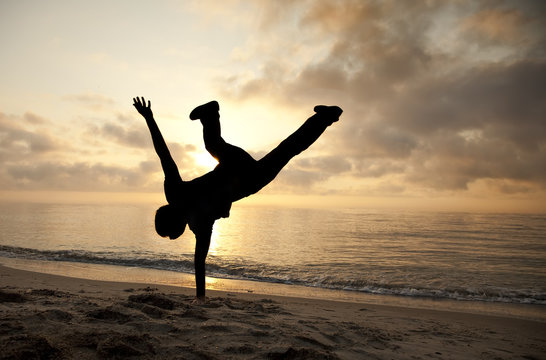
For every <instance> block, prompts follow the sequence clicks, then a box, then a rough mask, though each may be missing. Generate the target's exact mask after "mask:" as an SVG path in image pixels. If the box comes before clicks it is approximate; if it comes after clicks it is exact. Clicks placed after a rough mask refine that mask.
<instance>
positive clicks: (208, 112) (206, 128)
mask: <svg viewBox="0 0 546 360" xmlns="http://www.w3.org/2000/svg"><path fill="white" fill-rule="evenodd" d="M219 110H220V107H219V105H218V103H217V102H216V101H211V102H209V103H206V104H203V105H200V106H198V107H196V108H195V109H194V110H193V111H192V112H191V114H190V119H193V120H196V119H200V120H201V124H202V125H203V141H204V143H205V148H206V149H207V151H208V152H209V154H211V155H212V157H214V158H215V159H216V160H218V162H219V163H221V164H222V163H223V164H227V163H229V164H232V165H235V164H237V163H239V164H244V163H246V162H249V161H252V162H254V161H255V160H254V159H253V158H252V157H251V156H250V155H249V154H248V153H247V152H246V151H244V150H243V149H241V148H239V147H237V146H233V145H231V144H228V143H227V142H226V141H225V140H224V139H223V138H222V130H221V126H220V113H219Z"/></svg>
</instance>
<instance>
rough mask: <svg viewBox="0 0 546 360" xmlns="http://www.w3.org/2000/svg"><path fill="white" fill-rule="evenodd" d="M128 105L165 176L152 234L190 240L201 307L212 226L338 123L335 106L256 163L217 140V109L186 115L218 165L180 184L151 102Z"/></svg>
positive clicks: (318, 111) (318, 110) (212, 105)
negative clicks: (146, 133) (140, 120)
mask: <svg viewBox="0 0 546 360" xmlns="http://www.w3.org/2000/svg"><path fill="white" fill-rule="evenodd" d="M133 101H134V103H133V105H134V107H135V108H136V109H137V111H138V112H139V113H140V114H141V115H142V116H143V117H144V119H145V120H146V124H147V125H148V129H149V130H150V134H151V136H152V142H153V145H154V148H155V151H156V153H157V155H158V156H159V159H160V160H161V166H162V168H163V172H164V174H165V181H164V190H165V197H166V199H167V203H168V204H167V205H164V206H162V207H160V208H159V209H158V210H157V211H156V215H155V229H156V231H157V233H158V234H159V235H160V236H162V237H169V238H170V239H176V238H178V237H179V236H180V235H182V234H183V233H184V231H185V229H186V225H188V226H189V228H190V230H191V231H192V232H193V233H194V234H195V239H196V243H195V255H194V266H195V285H196V300H197V301H198V302H204V301H205V259H206V257H207V254H208V251H209V246H210V238H211V234H212V227H213V224H214V222H215V221H216V220H217V219H219V218H227V217H229V210H230V209H231V204H232V203H233V202H235V201H237V200H240V199H242V198H244V197H247V196H249V195H252V194H254V193H256V192H258V191H259V190H260V189H262V188H263V187H264V186H266V185H267V184H269V183H270V182H271V181H272V180H273V179H274V178H275V177H276V176H277V174H278V173H279V172H280V171H281V170H282V168H283V167H284V166H285V165H286V164H287V163H288V162H289V161H290V159H292V158H293V157H294V156H296V155H298V154H299V153H301V152H302V151H304V150H305V149H307V148H308V147H309V146H310V145H311V144H312V143H314V142H315V141H316V140H317V139H318V138H319V136H320V135H321V134H322V133H323V132H324V130H326V128H327V127H328V126H330V125H331V124H332V123H334V122H336V121H338V119H339V116H340V115H341V113H342V112H343V111H342V110H341V108H339V107H337V106H324V105H317V106H315V108H314V111H315V114H314V115H313V116H311V117H310V118H309V119H307V120H306V121H305V122H304V123H303V125H302V126H301V127H300V128H299V129H298V130H296V131H295V132H294V133H293V134H292V135H290V136H289V137H288V138H286V139H285V140H284V141H282V142H281V143H280V144H279V145H278V146H277V147H276V148H275V149H273V150H272V151H271V152H269V153H268V154H267V155H265V156H264V157H263V158H262V159H260V160H255V159H254V158H252V156H250V155H249V154H248V153H247V152H246V151H244V150H243V149H241V148H239V147H237V146H234V145H231V144H228V143H227V142H226V141H225V140H224V139H223V138H222V135H221V129H220V114H219V110H220V107H219V105H218V103H217V102H216V101H211V102H209V103H206V104H203V105H200V106H198V107H196V108H195V109H194V110H193V111H192V112H191V113H190V119H192V120H200V121H201V124H202V125H203V139H204V142H205V148H206V149H207V151H208V152H209V153H210V154H211V155H212V156H213V157H214V158H215V159H216V160H218V165H217V166H216V167H215V168H214V170H212V171H210V172H208V173H207V174H205V175H203V176H200V177H198V178H195V179H193V180H190V181H184V180H182V178H181V177H180V173H179V172H178V167H177V166H176V163H175V162H174V160H173V158H172V156H171V154H170V152H169V149H168V147H167V144H166V143H165V140H164V139H163V136H162V135H161V132H160V130H159V127H158V126H157V124H156V122H155V119H154V116H153V113H152V108H151V102H150V101H148V103H147V104H146V100H145V99H144V98H143V97H141V98H138V97H136V98H133Z"/></svg>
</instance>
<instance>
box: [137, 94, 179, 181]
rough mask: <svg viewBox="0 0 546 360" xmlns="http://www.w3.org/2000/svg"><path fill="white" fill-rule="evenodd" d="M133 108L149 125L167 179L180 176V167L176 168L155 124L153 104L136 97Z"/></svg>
mask: <svg viewBox="0 0 546 360" xmlns="http://www.w3.org/2000/svg"><path fill="white" fill-rule="evenodd" d="M133 106H134V107H135V108H136V109H137V111H138V112H139V113H140V115H142V116H143V117H144V119H146V124H147V125H148V129H149V130H150V134H151V135H152V142H153V144H154V149H155V152H156V153H157V155H158V156H159V159H160V160H161V167H162V168H163V172H164V173H165V177H167V176H170V175H175V176H180V175H179V173H178V167H177V166H176V163H175V162H174V160H173V158H172V156H171V153H170V152H169V148H168V147H167V144H166V143H165V140H164V139H163V135H161V131H159V127H158V126H157V124H156V122H155V119H154V114H153V113H152V104H151V102H150V101H149V100H148V105H146V100H144V98H143V97H142V98H141V99H139V98H138V97H136V98H133Z"/></svg>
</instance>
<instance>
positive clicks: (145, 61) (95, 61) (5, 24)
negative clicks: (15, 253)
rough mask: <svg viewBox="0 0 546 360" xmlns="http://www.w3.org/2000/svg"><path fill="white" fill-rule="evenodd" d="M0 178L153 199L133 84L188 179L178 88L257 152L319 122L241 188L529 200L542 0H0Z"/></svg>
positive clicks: (376, 202) (488, 205)
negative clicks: (324, 118) (286, 157)
mask: <svg viewBox="0 0 546 360" xmlns="http://www.w3.org/2000/svg"><path fill="white" fill-rule="evenodd" d="M0 44H1V48H2V56H1V58H0V59H1V60H0V61H1V65H2V66H0V79H1V81H0V196H2V197H4V198H5V199H12V200H13V199H15V200H24V199H51V198H52V199H56V200H60V199H65V200H67V199H72V200H75V199H79V198H81V199H87V200H93V199H94V200H96V201H106V200H107V199H118V200H120V201H129V200H138V199H153V201H164V200H162V189H163V185H162V181H163V175H162V172H161V168H160V164H159V161H158V159H157V157H156V155H155V153H154V151H153V147H152V144H151V139H150V137H149V133H148V130H147V128H146V125H145V122H144V120H143V119H142V118H141V117H140V115H139V114H138V113H137V112H136V111H135V110H134V108H133V107H132V98H133V97H135V96H144V97H146V98H147V99H150V100H151V102H152V110H153V111H154V115H155V118H156V120H157V123H158V125H159V127H160V129H161V130H162V132H163V135H164V137H165V139H166V141H167V143H168V145H169V148H170V149H171V152H172V154H173V157H174V158H175V161H176V162H177V164H178V166H179V169H180V172H181V175H182V177H183V178H184V179H186V180H190V179H192V178H195V177H197V176H200V175H202V174H204V173H206V172H207V171H210V170H211V169H212V168H213V167H214V160H213V159H212V158H211V157H210V155H208V153H207V152H206V150H205V149H204V145H203V142H202V137H201V126H200V124H199V123H198V122H192V121H190V120H189V118H188V114H189V112H190V111H191V110H192V109H193V108H194V107H195V106H197V105H199V104H202V103H205V102H208V101H210V100H212V99H215V100H217V101H218V102H219V103H220V114H221V120H222V134H223V136H224V138H225V139H226V140H227V141H228V142H230V143H232V144H235V145H237V146H240V147H242V148H244V149H246V150H247V151H248V152H249V153H250V154H251V155H252V156H254V157H255V158H256V159H259V158H260V157H261V156H263V155H264V154H266V153H267V152H268V151H270V150H271V149H272V148H274V147H275V146H276V145H277V144H278V143H279V142H280V141H282V140H283V139H284V138H285V137H286V136H288V135H289V134H290V133H291V132H293V131H294V130H296V129H297V128H298V127H299V126H300V125H301V124H302V123H303V121H305V119H306V118H307V117H309V116H311V115H312V114H313V107H314V106H315V105H317V104H327V105H334V104H335V105H339V106H340V107H342V108H343V110H344V113H343V115H342V117H341V119H340V121H339V122H337V123H335V124H334V125H333V126H331V127H330V128H328V129H327V131H326V132H325V134H324V135H323V136H322V137H321V138H320V139H319V140H318V141H317V142H316V143H315V144H313V146H312V147H311V148H310V149H308V150H307V151H306V152H305V153H303V154H301V155H299V156H298V157H296V158H295V159H293V160H292V161H291V163H290V164H289V165H288V166H287V167H286V168H285V169H284V170H283V171H282V172H281V174H280V175H279V176H278V177H277V179H275V181H274V182H273V183H271V184H270V185H269V186H268V187H267V188H265V189H263V190H262V191H261V192H260V194H259V195H256V196H255V198H254V199H249V201H253V202H255V203H256V204H259V203H263V204H274V205H279V206H283V205H291V206H319V207H330V206H351V207H360V206H363V207H366V206H377V207H381V206H393V207H404V208H409V209H411V208H431V209H437V210H463V211H464V210H483V211H501V212H512V211H514V212H546V2H543V1H539V0H537V1H531V0H520V1H486V0H484V1H464V0H453V1H447V0H441V1H434V0H427V1H372V0H369V1H368V0H339V1H335V0H314V1H311V0H294V1H293V0H275V1H274V0H271V1H266V0H256V1H235V0H225V1H203V0H200V1H166V0H159V1H135V0H131V1H123V0H120V1H92V2H84V1H59V0H51V1H37V0H36V1H32V0H1V1H0Z"/></svg>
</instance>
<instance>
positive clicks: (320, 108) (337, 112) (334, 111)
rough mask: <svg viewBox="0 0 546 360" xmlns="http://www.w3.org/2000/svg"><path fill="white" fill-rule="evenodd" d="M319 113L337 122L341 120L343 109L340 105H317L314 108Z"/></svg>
mask: <svg viewBox="0 0 546 360" xmlns="http://www.w3.org/2000/svg"><path fill="white" fill-rule="evenodd" d="M313 110H314V111H315V112H316V113H317V114H319V115H321V116H324V117H327V118H329V119H331V120H332V122H336V121H338V120H339V117H340V116H341V113H342V112H343V110H341V108H340V107H339V106H326V105H317V106H315V108H314V109H313Z"/></svg>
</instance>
